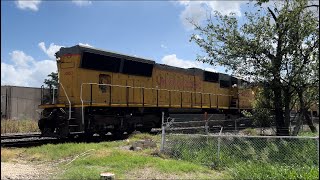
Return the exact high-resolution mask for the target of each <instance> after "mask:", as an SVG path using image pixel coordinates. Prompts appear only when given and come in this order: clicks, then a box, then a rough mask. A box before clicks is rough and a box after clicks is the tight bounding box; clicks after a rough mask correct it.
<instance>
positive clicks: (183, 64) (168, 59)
mask: <svg viewBox="0 0 320 180" xmlns="http://www.w3.org/2000/svg"><path fill="white" fill-rule="evenodd" d="M161 63H163V64H166V65H169V66H175V67H180V68H193V67H195V68H199V69H203V70H207V71H211V72H217V71H216V70H215V69H214V68H211V67H206V66H205V64H204V63H202V62H199V61H189V60H183V59H179V58H177V55H176V54H170V55H166V56H164V57H163V58H162V59H161Z"/></svg>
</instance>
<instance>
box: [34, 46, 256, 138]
mask: <svg viewBox="0 0 320 180" xmlns="http://www.w3.org/2000/svg"><path fill="white" fill-rule="evenodd" d="M55 55H56V62H57V69H58V79H59V86H58V88H57V89H56V90H55V91H54V92H53V93H52V94H53V95H52V98H51V100H50V102H45V101H42V103H41V104H40V105H39V108H40V109H42V113H41V118H40V120H39V122H38V125H39V129H40V131H41V134H42V136H49V137H53V136H54V137H60V138H65V137H70V136H73V135H75V134H77V135H78V134H80V135H85V136H91V135H93V134H100V135H104V134H106V133H109V132H110V133H112V134H114V135H121V134H123V133H125V132H126V133H127V134H130V133H132V132H133V131H135V130H139V131H141V132H150V130H151V129H152V128H157V127H161V122H162V121H161V120H162V112H164V114H165V116H166V117H168V116H170V114H177V113H178V114H179V113H181V114H190V113H199V114H201V113H205V112H206V113H211V114H225V115H239V114H240V113H239V112H240V111H242V110H249V111H250V110H251V109H252V105H251V104H252V101H253V99H254V93H255V90H254V88H253V87H252V86H250V85H249V83H248V82H246V81H244V80H242V79H239V78H236V77H233V76H230V75H227V74H223V73H217V72H210V71H206V70H202V69H198V68H179V67H173V66H169V65H165V64H160V63H156V62H155V61H154V60H151V59H147V58H141V57H137V56H130V55H126V54H121V53H117V52H112V51H106V50H102V49H97V48H93V47H87V46H81V45H75V46H72V47H62V48H60V50H59V51H58V52H56V54H55ZM50 92H52V91H50ZM43 97H44V95H42V99H43Z"/></svg>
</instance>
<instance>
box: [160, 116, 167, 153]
mask: <svg viewBox="0 0 320 180" xmlns="http://www.w3.org/2000/svg"><path fill="white" fill-rule="evenodd" d="M161 124H162V134H161V147H160V151H161V152H163V150H164V143H165V141H166V140H165V138H166V137H165V125H164V112H162V123H161Z"/></svg>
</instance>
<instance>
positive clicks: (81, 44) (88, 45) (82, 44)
mask: <svg viewBox="0 0 320 180" xmlns="http://www.w3.org/2000/svg"><path fill="white" fill-rule="evenodd" d="M79 45H80V46H87V47H91V48H93V46H91V45H90V44H87V43H85V44H84V43H79Z"/></svg>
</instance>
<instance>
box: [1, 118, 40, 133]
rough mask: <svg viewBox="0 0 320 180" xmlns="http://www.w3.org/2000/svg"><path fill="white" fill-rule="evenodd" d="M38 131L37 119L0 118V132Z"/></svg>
mask: <svg viewBox="0 0 320 180" xmlns="http://www.w3.org/2000/svg"><path fill="white" fill-rule="evenodd" d="M27 132H39V128H38V121H35V120H30V119H25V120H12V119H1V134H3V133H27Z"/></svg>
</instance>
